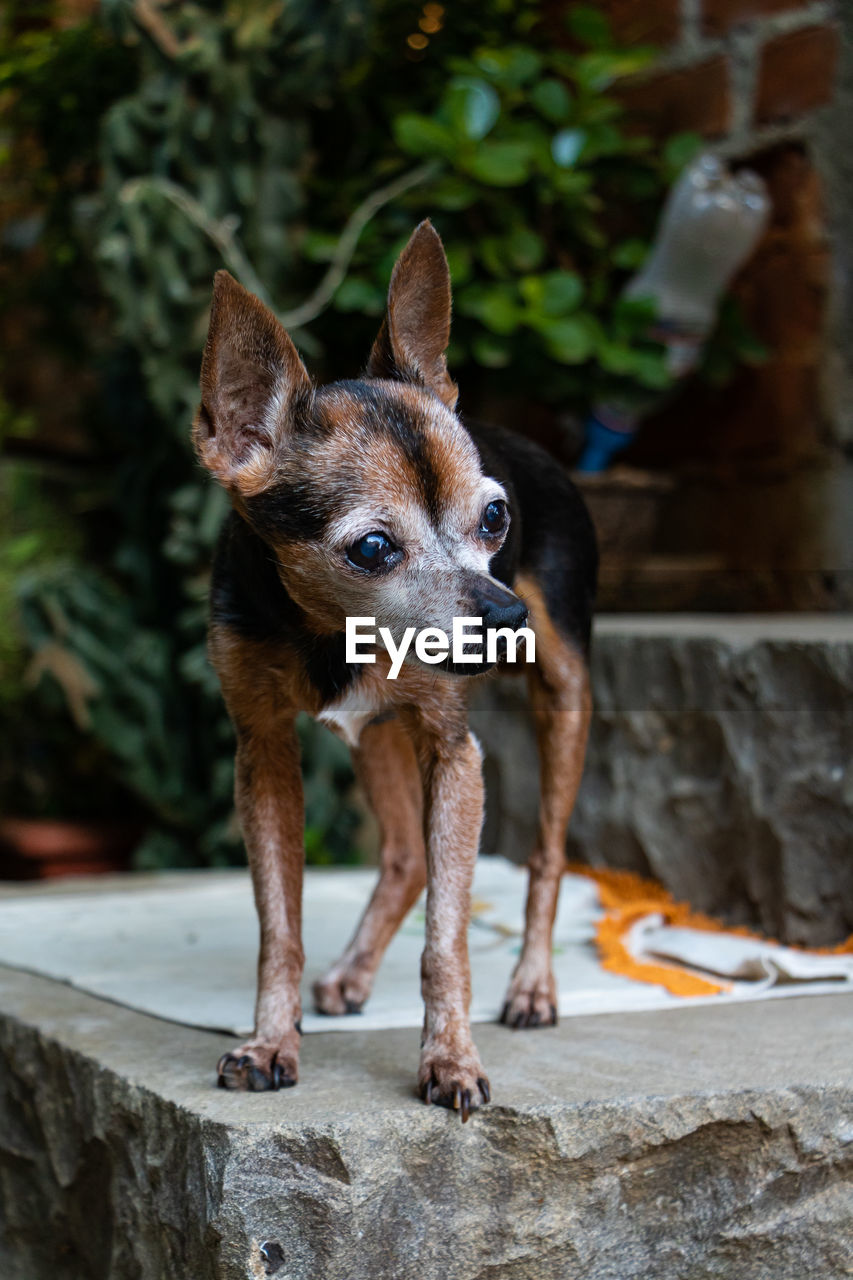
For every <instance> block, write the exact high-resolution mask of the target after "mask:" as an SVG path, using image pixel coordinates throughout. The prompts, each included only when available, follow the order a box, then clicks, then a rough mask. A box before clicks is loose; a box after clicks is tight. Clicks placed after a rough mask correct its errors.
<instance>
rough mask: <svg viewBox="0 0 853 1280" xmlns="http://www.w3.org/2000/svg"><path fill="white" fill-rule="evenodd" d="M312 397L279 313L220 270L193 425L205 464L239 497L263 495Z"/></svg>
mask: <svg viewBox="0 0 853 1280" xmlns="http://www.w3.org/2000/svg"><path fill="white" fill-rule="evenodd" d="M310 390H311V379H310V378H309V376H308V372H307V370H306V368H305V366H304V364H303V363H302V361H301V360H300V358H299V354H298V352H297V350H296V348H295V347H294V345H293V343H292V342H291V340H290V338H289V337H288V336H287V333H286V332H285V330H284V329H283V328H282V326H281V324H279V322H278V320H276V318H275V316H274V315H273V313H272V312H271V311H270V310H269V308H268V307H265V306H264V304H263V303H262V302H260V301H259V300H258V299H257V298H256V297H255V296H254V294H251V293H249V291H248V290H247V289H244V288H243V286H242V285H241V284H238V283H237V281H236V280H235V279H234V277H233V276H231V275H229V274H228V272H227V271H217V273H216V277H215V280H214V283H213V305H212V307H211V312H210V327H209V329H208V332H207V342H206V344H205V348H204V356H203V357H202V362H201V405H200V406H199V410H198V413H197V414H196V418H195V422H194V423H193V444H194V445H195V449H196V453H197V454H198V457H199V459H200V461H201V462H202V463H203V464H204V466H205V467H207V469H208V470H209V471H211V472H212V473H213V474H214V475H215V476H216V478H217V480H219V481H220V482H221V483H222V484H223V485H225V487H226V488H227V489H229V490H231V491H232V492H235V493H238V494H240V495H242V496H243V497H250V496H251V495H252V494H253V493H258V492H259V491H260V490H261V489H263V488H264V486H265V485H266V484H267V483H268V482H269V481H270V479H271V478H272V476H273V474H274V472H275V466H276V461H277V457H278V446H279V445H280V443H281V441H282V440H283V439H284V437H285V436H286V434H287V431H288V425H289V420H290V419H291V417H292V413H293V407H294V402H295V401H296V400H297V399H298V398H299V397H300V396H304V395H306V394H307V393H308V392H310Z"/></svg>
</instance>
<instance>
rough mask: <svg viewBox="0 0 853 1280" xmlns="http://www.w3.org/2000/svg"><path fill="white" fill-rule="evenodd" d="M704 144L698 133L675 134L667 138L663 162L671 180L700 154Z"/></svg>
mask: <svg viewBox="0 0 853 1280" xmlns="http://www.w3.org/2000/svg"><path fill="white" fill-rule="evenodd" d="M703 146H704V142H703V141H702V138H701V137H700V136H699V134H698V133H675V134H673V135H672V137H671V138H667V140H666V142H665V143H664V148H663V162H664V167H665V169H666V172H667V176H668V177H669V178H670V179H675V178H677V177H678V175H679V173H681V170H682V169H683V168H684V167H685V165H688V164H689V163H690V161H691V160H693V159H694V157H695V156H697V155H698V154H699V152H700V151H701V150H702V147H703Z"/></svg>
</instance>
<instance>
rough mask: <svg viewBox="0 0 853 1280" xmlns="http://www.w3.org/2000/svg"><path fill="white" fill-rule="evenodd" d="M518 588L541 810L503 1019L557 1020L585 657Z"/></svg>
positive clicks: (536, 595)
mask: <svg viewBox="0 0 853 1280" xmlns="http://www.w3.org/2000/svg"><path fill="white" fill-rule="evenodd" d="M516 590H517V592H518V594H519V595H520V596H521V598H522V600H524V601H525V603H526V604H527V606H528V608H529V610H530V626H531V627H532V628H533V631H534V632H535V635H536V663H535V664H534V665H532V666H531V667H529V668H528V686H529V690H530V701H531V705H532V708H533V715H534V720H535V724H536V738H537V746H538V749H539V773H540V793H541V799H540V811H539V830H538V834H537V840H536V847H535V849H534V851H533V853H532V854H531V856H530V860H529V864H528V865H529V867H530V882H529V885H528V891H527V905H526V908H525V930H524V943H523V946H522V950H521V955H520V957H519V960H518V964H517V965H516V968H515V972H514V973H513V976H512V979H511V981H510V985H509V989H508V991H507V996H506V1002H505V1004H504V1010H503V1014H502V1021H504V1022H506V1023H508V1024H509V1025H510V1026H530V1025H538V1024H539V1023H548V1022H555V1021H556V1019H557V1008H556V1006H557V988H556V983H555V981H554V975H553V970H552V967H551V935H552V932H553V928H554V918H555V916H556V912H557V897H558V894H559V889H560V880H561V878H562V875H563V872H564V870H565V865H566V853H565V849H566V830H567V828H568V825H569V818H570V817H571V814H572V809H573V808H574V804H575V798H576V796H577V792H578V787H579V786H580V780H581V774H582V772H583V762H584V754H585V751H586V740H587V735H588V732H589V722H590V716H591V710H592V700H591V697H590V690H589V673H588V670H587V666H586V662H585V661H584V659H583V657H582V656H581V654H580V653H578V652H577V651H576V650H575V649H574V648H573V647H572V646H571V645H570V644H568V643H567V641H566V640H564V639H563V637H562V636H561V635H560V634H559V632H558V631H557V629H556V627H555V626H554V624H553V622H552V620H551V618H550V617H549V614H548V610H547V607H546V605H545V601H544V599H543V596H542V592H541V590H540V588H539V586H538V585H537V584H536V583H535V582H534V581H533V580H532V579H529V578H521V577H520V578H519V579H518V580H517V582H516Z"/></svg>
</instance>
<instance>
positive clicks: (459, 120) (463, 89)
mask: <svg viewBox="0 0 853 1280" xmlns="http://www.w3.org/2000/svg"><path fill="white" fill-rule="evenodd" d="M500 113H501V103H500V98H499V97H498V95H497V93H496V92H495V90H494V89H493V88H492V86H491V85H490V84H487V83H486V81H485V80H478V79H475V78H474V77H472V76H457V77H456V78H455V79H454V80H452V81H451V82H450V86H449V88H448V90H447V92H446V94H445V97H444V102H443V104H442V115H443V116H444V117H445V118H446V120H447V122H448V124H449V125H450V126H451V128H452V129H453V130H454V132H456V133H458V134H461V135H462V136H463V137H465V138H469V139H470V140H471V141H472V142H479V141H480V139H481V138H485V136H486V134H487V133H489V132H490V131H491V129H492V128H493V126H494V124H495V121H496V120H497V118H498V116H499V115H500Z"/></svg>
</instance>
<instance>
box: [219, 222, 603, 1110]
mask: <svg viewBox="0 0 853 1280" xmlns="http://www.w3.org/2000/svg"><path fill="white" fill-rule="evenodd" d="M449 332H450V277H449V273H448V269H447V261H446V259H445V256H444V251H443V249H442V245H441V241H440V239H439V237H438V235H437V234H436V232H435V231H434V229H433V228H432V226H431V225H430V223H429V222H423V223H421V225H420V226H419V227H418V228H417V230H416V231H415V232H414V234H413V236H412V238H411V240H410V241H409V244H408V245H407V246H406V248H405V250H404V251H403V253H402V254H401V256H400V259H399V261H398V262H397V265H396V266H395V268H394V272H393V275H392V278H391V285H390V289H389V293H388V311H387V315H386V318H385V320H384V321H383V324H382V327H381V329H380V331H379V336H378V337H377V339H376V342H375V343H374V346H373V349H372V351H371V353H370V359H369V361H368V365H367V369H366V371H365V374H364V376H363V377H362V378H361V379H359V380H357V381H351V382H336V383H333V384H331V385H329V386H324V387H315V386H314V385H313V384H312V382H311V379H310V378H309V376H308V374H307V372H306V370H305V367H304V366H303V364H302V362H301V360H300V358H299V356H298V354H297V352H296V349H295V347H294V346H293V343H292V342H291V340H290V338H289V337H288V336H287V334H286V333H285V331H284V329H283V328H282V327H281V325H280V324H279V323H278V321H277V320H276V318H275V317H274V316H273V315H272V313H271V312H270V311H269V310H267V308H266V307H264V306H263V305H262V304H261V303H260V302H259V301H258V299H257V298H255V297H253V296H252V295H251V294H250V293H247V292H246V290H245V289H243V288H242V287H241V286H240V285H239V284H237V282H236V281H235V280H233V279H232V277H231V276H229V275H228V274H227V272H224V271H221V272H219V273H218V275H217V277H216V283H215V287H214V297H213V309H212V312H211V317H210V331H209V333H208V338H207V345H206V347H205V351H204V358H203V362H202V369H201V406H200V408H199V411H198V415H197V417H196V421H195V425H194V441H195V447H196V450H197V452H198V456H199V458H200V459H201V461H202V463H203V464H204V466H205V467H207V468H208V469H209V470H210V471H211V472H212V473H213V475H215V476H216V477H217V479H218V480H219V481H220V482H221V483H222V484H223V485H224V486H225V488H226V489H227V490H228V492H229V494H230V495H231V499H232V502H233V506H234V510H233V511H232V513H231V514H230V516H229V518H228V520H227V522H226V524H225V527H224V529H223V532H222V536H221V539H220V542H219V546H218V549H217V554H216V559H215V564H214V572H213V582H212V593H211V594H212V599H211V630H210V652H211V656H212V660H213V663H214V665H215V667H216V670H217V671H218V673H219V677H220V681H221V684H222V690H223V693H224V696H225V700H226V703H227V706H228V711H229V713H230V715H231V719H232V721H233V723H234V728H235V730H236V734H237V767H236V802H237V810H238V813H239V817H240V821H241V824H242V829H243V834H244V837H245V841H246V847H247V849H248V854H249V863H250V866H251V871H252V879H253V884H254V890H255V900H256V904H257V909H258V914H259V916H260V925H261V950H260V960H259V967H258V994H257V1004H256V1010H255V1031H254V1034H253V1036H252V1038H251V1039H250V1040H249V1041H248V1042H247V1043H246V1044H244V1045H242V1046H241V1047H240V1048H239V1049H236V1050H235V1051H234V1052H233V1053H227V1054H225V1056H224V1057H223V1058H222V1059H221V1060H220V1062H219V1067H218V1071H219V1083H220V1084H221V1085H222V1086H223V1087H225V1088H229V1089H249V1090H261V1089H279V1088H283V1087H286V1086H289V1085H293V1084H295V1083H296V1080H297V1075H298V1060H299V1036H300V1025H299V1020H300V1013H301V1006H300V995H299V985H300V979H301V976H302V968H303V950H302V939H301V895H302V865H303V809H302V785H301V775H300V766H299V748H298V744H297V735H296V729H295V720H296V716H297V714H298V713H299V712H300V711H307V712H308V713H310V714H311V715H312V716H314V717H316V718H318V719H320V720H322V721H323V722H324V723H326V724H327V725H329V726H330V727H331V728H332V729H333V730H334V731H335V732H337V733H339V734H340V735H341V736H342V737H343V738H344V739H345V740H346V741H347V742H348V743H349V744H350V745H351V747H352V748H353V754H354V760H355V766H356V770H357V773H358V776H359V779H360V781H361V782H362V784H363V786H364V788H365V790H366V792H367V795H368V797H369V799H370V802H371V804H372V805H373V807H374V809H375V810H376V814H377V816H378V819H379V823H380V826H381V830H382V865H381V873H380V876H379V881H378V883H377V885H376V888H375V890H374V893H373V896H372V898H371V899H370V902H369V904H368V906H367V909H366V911H365V913H364V916H363V918H362V920H361V922H360V924H359V925H358V928H357V930H356V933H355V936H354V937H353V939H352V941H351V942H350V944H349V946H348V947H347V949H346V951H345V952H344V953H343V955H342V956H341V958H340V960H339V961H338V962H337V963H336V964H335V965H334V966H333V967H332V969H331V970H330V971H329V973H327V974H326V976H325V977H324V978H323V979H322V980H321V981H320V982H317V983H316V984H315V987H314V997H315V1001H316V1004H317V1008H318V1009H320V1010H321V1011H322V1012H324V1013H329V1014H341V1013H355V1012H358V1010H359V1009H360V1008H361V1006H362V1005H363V1004H364V1001H365V1000H366V999H367V997H368V995H369V994H370V989H371V985H372V982H373V979H374V975H375V973H376V970H377V968H378V966H379V963H380V960H381V959H382V955H383V953H384V951H385V949H386V947H387V946H388V943H389V942H390V940H391V938H392V937H393V935H394V932H395V931H396V929H397V928H398V926H399V925H400V923H401V921H402V920H403V918H404V917H405V915H406V913H407V912H408V911H409V909H410V907H411V906H412V905H413V903H414V902H415V901H416V899H417V897H418V895H419V894H420V893H421V890H422V889H423V887H424V885H425V884H426V886H427V908H426V946H425V949H424V953H423V961H422V967H421V977H422V990H423V997H424V1003H425V1019H424V1031H423V1040H422V1050H421V1061H420V1070H419V1075H418V1082H419V1087H420V1093H421V1096H422V1097H423V1098H424V1099H425V1101H427V1102H434V1103H439V1104H441V1105H442V1106H449V1107H454V1108H456V1109H457V1110H459V1111H460V1112H461V1115H462V1119H463V1120H466V1119H467V1118H468V1114H469V1111H471V1110H473V1109H474V1108H475V1107H477V1106H478V1105H479V1104H480V1103H481V1102H488V1101H489V1085H488V1081H487V1079H486V1076H485V1073H484V1071H483V1067H482V1065H481V1063H480V1059H479V1057H478V1055H477V1050H476V1048H475V1046H474V1043H473V1041H472V1039H471V1031H470V1026H469V1021H468V1008H469V1003H470V975H469V966H468V951H467V928H468V919H469V910H470V887H471V879H472V875H473V870H474V862H475V859H476V856H477V845H478V841H479V836H480V826H481V821H482V810H483V784H482V778H481V756H480V748H479V746H478V744H477V741H476V740H475V738H474V737H473V736H472V734H471V733H470V732H469V729H468V720H467V697H468V690H469V687H470V686H469V684H468V682H467V681H466V680H465V679H462V678H460V677H462V676H467V675H472V674H473V675H477V674H481V673H483V672H485V671H486V670H488V669H489V668H490V667H501V668H503V667H506V666H507V661H508V659H509V658H511V657H512V656H513V652H512V635H513V632H514V630H515V629H518V628H521V627H523V625H524V623H525V621H526V620H527V618H528V613H529V620H530V628H531V629H532V631H533V632H534V634H535V643H536V654H535V662H534V663H533V664H531V665H530V666H528V667H527V674H528V681H529V686H530V695H531V701H532V706H533V712H534V715H535V720H536V728H537V736H538V743H539V749H540V764H541V813H540V822H539V834H538V840H537V844H536V848H535V851H534V852H533V854H532V856H531V858H530V884H529V890H528V897H527V910H526V927H525V934H524V945H523V948H522V952H521V956H520V958H519V961H518V964H517V966H516V969H515V972H514V974H513V976H512V979H511V981H510V984H509V990H508V992H507V998H506V1004H505V1006H504V1010H503V1014H502V1019H501V1020H502V1021H503V1022H505V1023H507V1024H508V1025H510V1026H512V1027H539V1026H545V1025H547V1024H550V1023H554V1022H555V1021H556V1018H557V1008H556V1004H557V993H556V988H555V984H554V977H553V973H552V970H551V932H552V928H553V922H554V916H555V912H556V906H557V894H558V890H559V883H560V877H561V875H562V872H563V868H564V860H565V852H564V846H565V835H566V827H567V824H568V820H569V816H570V814H571V810H572V806H573V804H574V799H575V794H576V791H577V787H578V783H579V781H580V775H581V769H582V766H583V756H584V748H585V743H586V735H587V727H588V723H589V715H590V698H589V681H588V671H587V650H588V643H589V632H590V613H591V607H592V600H593V596H594V591H595V574H596V551H595V539H594V535H593V532H592V527H591V524H590V521H589V518H588V516H587V514H586V511H585V509H584V506H583V503H582V502H581V500H580V498H579V496H578V494H577V492H576V491H575V489H574V488H573V487H572V485H571V483H570V482H569V480H568V478H567V477H566V476H565V475H564V474H563V472H562V471H561V470H560V468H559V467H558V466H557V465H556V464H555V463H554V462H553V460H552V459H550V458H549V457H548V455H547V454H545V453H544V452H543V451H542V450H541V449H539V448H538V447H536V446H535V445H533V444H531V443H530V442H528V441H526V440H524V439H523V438H521V437H518V436H515V435H513V434H512V433H508V432H504V431H499V430H496V429H489V430H486V429H479V428H478V429H476V430H475V429H474V428H473V427H471V426H468V427H466V426H463V425H462V423H461V422H460V419H459V418H458V417H457V416H456V415H455V413H454V406H455V404H456V387H455V386H454V384H453V382H452V381H451V379H450V376H449V374H448V371H447V365H446V363H445V358H444V352H445V349H446V347H447V343H448V338H449ZM460 616H464V617H476V618H481V619H482V622H483V626H484V627H485V628H487V629H494V630H495V631H496V632H499V630H500V629H504V631H505V632H507V633H508V638H505V639H504V640H503V641H502V648H501V651H500V653H498V655H497V660H496V661H495V660H493V661H491V662H489V661H488V657H487V656H482V655H481V656H480V657H479V658H478V656H477V653H478V650H477V648H476V645H475V646H473V647H472V646H471V645H468V646H465V648H464V650H463V651H464V652H465V653H466V655H467V656H466V657H464V658H462V659H461V660H460V661H455V660H451V659H450V658H449V657H448V658H447V659H445V660H444V661H443V662H442V665H441V667H437V666H435V665H434V664H435V662H436V660H437V659H436V658H435V657H427V656H426V655H427V653H428V652H430V651H429V650H427V649H424V648H421V650H420V656H419V654H418V652H413V651H411V650H410V651H409V652H408V653H407V655H406V658H405V661H404V662H403V663H402V666H401V667H400V669H399V676H398V678H392V679H389V678H388V677H389V675H390V673H391V670H392V664H391V659H390V657H389V653H388V650H387V647H382V646H373V649H372V652H371V657H370V658H368V659H366V660H363V661H362V662H361V663H355V662H352V661H348V660H347V645H346V638H345V631H346V620H347V618H373V619H375V620H376V622H377V625H378V626H379V627H385V628H387V633H386V634H387V635H388V636H389V637H393V638H394V643H395V644H396V645H398V646H399V644H400V641H401V639H402V638H403V637H404V635H405V633H406V631H407V629H409V628H411V627H412V626H414V627H416V628H418V629H429V630H430V632H431V633H432V632H434V630H435V629H436V628H438V629H439V630H443V631H444V632H449V631H450V630H451V627H452V624H453V619H454V618H458V617H460ZM391 647H392V648H393V645H392V646H391ZM432 652H433V653H434V652H435V651H434V650H433V651H432ZM471 655H473V660H472V656H471ZM492 656H493V658H494V651H493V655H492Z"/></svg>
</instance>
